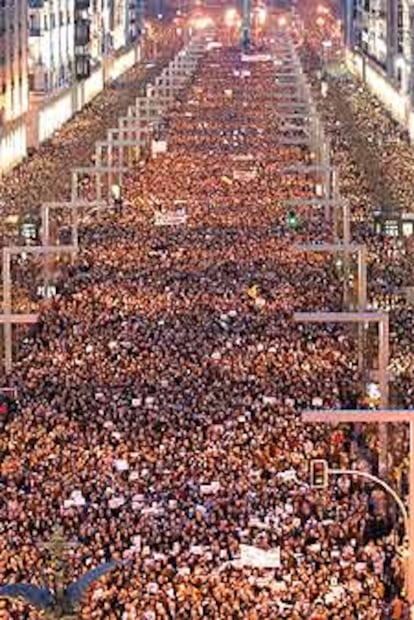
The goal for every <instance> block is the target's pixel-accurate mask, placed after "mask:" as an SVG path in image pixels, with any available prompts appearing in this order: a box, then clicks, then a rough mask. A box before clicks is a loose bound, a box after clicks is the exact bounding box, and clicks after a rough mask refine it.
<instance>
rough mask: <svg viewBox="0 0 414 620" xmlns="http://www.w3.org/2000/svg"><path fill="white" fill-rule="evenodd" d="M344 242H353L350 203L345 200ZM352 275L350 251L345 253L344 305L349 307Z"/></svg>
mask: <svg viewBox="0 0 414 620" xmlns="http://www.w3.org/2000/svg"><path fill="white" fill-rule="evenodd" d="M343 243H344V244H345V245H349V244H350V243H351V231H350V227H349V203H348V201H347V200H344V201H343ZM349 276H350V257H349V254H348V252H345V254H344V307H345V308H349V305H350V299H349V280H350V278H349Z"/></svg>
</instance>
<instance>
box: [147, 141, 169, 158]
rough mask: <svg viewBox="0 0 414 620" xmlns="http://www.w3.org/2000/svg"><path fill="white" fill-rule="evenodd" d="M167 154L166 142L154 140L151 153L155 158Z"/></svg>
mask: <svg viewBox="0 0 414 620" xmlns="http://www.w3.org/2000/svg"><path fill="white" fill-rule="evenodd" d="M166 152H167V141H166V140H153V141H152V144H151V153H152V155H153V156H155V155H159V154H160V153H166Z"/></svg>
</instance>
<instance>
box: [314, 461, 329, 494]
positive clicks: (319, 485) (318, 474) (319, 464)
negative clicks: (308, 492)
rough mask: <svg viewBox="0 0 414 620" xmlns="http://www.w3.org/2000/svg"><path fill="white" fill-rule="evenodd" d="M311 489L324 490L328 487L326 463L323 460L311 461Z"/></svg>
mask: <svg viewBox="0 0 414 620" xmlns="http://www.w3.org/2000/svg"><path fill="white" fill-rule="evenodd" d="M310 473H311V487H313V488H314V489H326V487H327V486H328V474H329V472H328V463H327V462H326V461H325V460H324V459H314V460H313V461H311V472H310Z"/></svg>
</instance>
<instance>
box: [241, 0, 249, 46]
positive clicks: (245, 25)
mask: <svg viewBox="0 0 414 620" xmlns="http://www.w3.org/2000/svg"><path fill="white" fill-rule="evenodd" d="M250 36H251V35H250V0H243V20H242V31H241V45H242V49H243V50H244V51H247V50H248V49H249V46H250Z"/></svg>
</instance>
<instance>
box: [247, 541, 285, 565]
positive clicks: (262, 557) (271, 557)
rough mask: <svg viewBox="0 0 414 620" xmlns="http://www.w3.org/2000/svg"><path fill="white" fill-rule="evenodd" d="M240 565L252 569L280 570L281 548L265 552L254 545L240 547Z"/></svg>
mask: <svg viewBox="0 0 414 620" xmlns="http://www.w3.org/2000/svg"><path fill="white" fill-rule="evenodd" d="M240 564H241V565H242V566H251V567H252V568H280V565H281V563H280V547H276V548H275V549H269V550H268V551H265V550H264V549H259V548H258V547H254V546H253V545H240Z"/></svg>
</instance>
